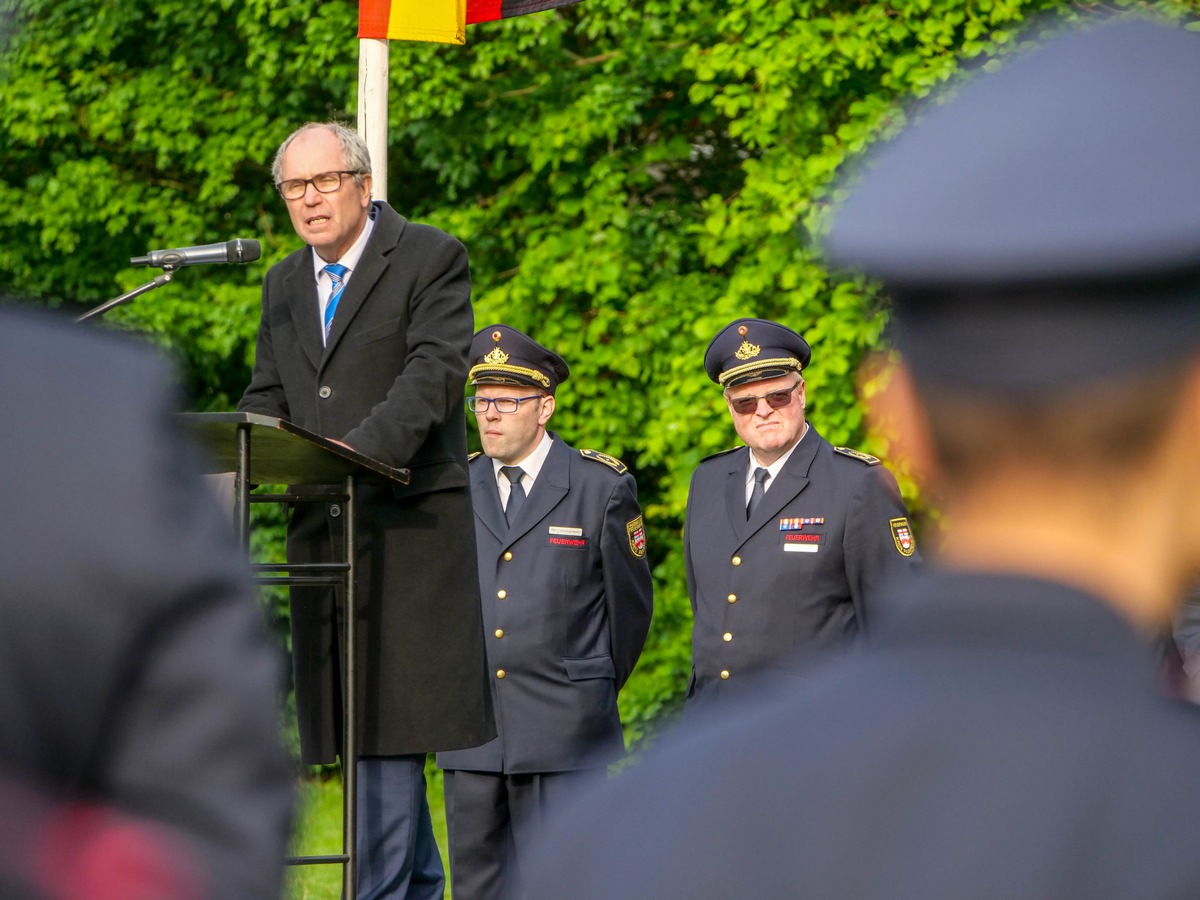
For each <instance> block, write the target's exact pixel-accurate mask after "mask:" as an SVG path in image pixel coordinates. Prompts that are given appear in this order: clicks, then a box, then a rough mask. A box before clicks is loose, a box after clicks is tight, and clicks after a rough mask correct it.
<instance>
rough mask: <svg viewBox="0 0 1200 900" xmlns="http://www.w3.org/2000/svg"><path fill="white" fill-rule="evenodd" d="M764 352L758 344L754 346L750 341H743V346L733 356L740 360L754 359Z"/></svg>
mask: <svg viewBox="0 0 1200 900" xmlns="http://www.w3.org/2000/svg"><path fill="white" fill-rule="evenodd" d="M761 352H762V347H760V346H758V344H752V343H750V342H749V341H742V346H740V347H738V348H737V352H736V353H734V354H733V355H734V356H736V357H737V358H738V359H754V357H756V356H758V354H759V353H761Z"/></svg>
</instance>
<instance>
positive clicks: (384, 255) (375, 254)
mask: <svg viewBox="0 0 1200 900" xmlns="http://www.w3.org/2000/svg"><path fill="white" fill-rule="evenodd" d="M405 224H406V220H405V219H404V218H403V217H402V216H400V215H399V214H397V213H396V212H395V211H394V210H393V209H392V208H391V207H390V206H388V205H387V204H386V203H381V202H378V201H376V202H375V226H374V228H373V229H372V231H371V237H370V238H369V239H368V240H367V246H366V247H364V248H363V254H362V256H361V257H360V258H359V260H358V265H357V266H356V267H355V268H354V272H353V274H352V275H351V276H350V283H349V284H347V285H346V290H345V292H343V294H342V299H341V300H339V301H338V308H337V312H336V313H335V314H334V317H333V325H332V327H331V328H330V329H329V340H328V342H326V344H325V353H324V357H323V360H322V361H324V360H326V359H328V358H329V357H330V355H331V354H332V353H333V352H334V350H336V349H337V345H338V344H339V343H341V340H342V336H343V335H345V333H346V330H347V329H348V328H349V327H350V323H351V322H353V321H354V317H355V316H356V315H357V314H358V311H359V310H360V309H362V305H363V303H364V302H365V301H366V299H367V297H368V296H370V294H371V290H372V289H373V288H374V287H375V284H376V283H377V282H378V281H379V279H380V278H382V277H383V273H384V272H386V271H387V269H388V266H389V265H390V261H389V256H388V254H390V253H391V252H392V250H394V249H395V248H396V245H397V244H398V243H399V242H400V235H401V234H402V233H403V232H404V226H405ZM319 339H320V335H319V334H318V340H319Z"/></svg>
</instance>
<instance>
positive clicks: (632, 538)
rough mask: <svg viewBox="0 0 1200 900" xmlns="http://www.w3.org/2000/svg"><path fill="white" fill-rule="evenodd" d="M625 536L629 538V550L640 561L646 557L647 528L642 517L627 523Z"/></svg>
mask: <svg viewBox="0 0 1200 900" xmlns="http://www.w3.org/2000/svg"><path fill="white" fill-rule="evenodd" d="M625 534H626V535H628V537H629V550H630V552H631V553H633V555H634V556H636V557H637V558H638V559H641V558H642V557H643V556H645V555H646V526H645V525H644V524H642V517H641V516H638V517H637V518H636V519H633V520H632V521H629V522H626V523H625Z"/></svg>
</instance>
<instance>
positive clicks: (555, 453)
mask: <svg viewBox="0 0 1200 900" xmlns="http://www.w3.org/2000/svg"><path fill="white" fill-rule="evenodd" d="M570 487H571V451H570V450H568V449H567V445H566V444H564V443H563V442H562V441H560V440H558V438H557V437H555V438H554V443H553V444H551V445H550V452H549V453H548V454H547V455H546V461H545V462H544V463H543V464H542V471H541V472H539V473H538V477H537V481H535V482H534V483H533V490H531V491H530V492H529V496H528V497H527V498H526V500H525V505H524V506H522V507H521V512H520V513H519V514H518V515H517V521H515V522H513V523H512V525H511V526H509V529H508V537H507V539H506V540H507V543H510V544H511V543H513V542H514V541H516V540H518V539H519V538H521V537H522V536H524V535H525V533H526V532H528V531H529V530H530V529H531V528H533V526H534V525H536V524H537V523H538V522H540V521H541V520H542V519H543V518H545V517H546V516H547V515H548V514H549V512H550V510H552V509H554V507H556V506H558V504H559V503H560V502H561V501H562V498H563V497H565V496H566V495H567V490H568V489H569V488H570ZM497 502H499V501H497Z"/></svg>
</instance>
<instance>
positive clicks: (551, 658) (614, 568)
mask: <svg viewBox="0 0 1200 900" xmlns="http://www.w3.org/2000/svg"><path fill="white" fill-rule="evenodd" d="M568 374H569V371H568V368H567V364H566V363H565V362H564V361H563V359H562V357H560V356H559V355H558V354H557V353H555V352H554V351H552V350H550V349H548V348H546V347H543V346H542V345H541V344H539V343H537V342H536V341H534V340H533V339H532V338H530V337H529V336H528V335H526V334H523V333H522V332H520V331H517V330H516V329H515V328H510V327H509V326H507V325H489V326H488V327H487V328H483V329H481V330H480V331H479V332H478V333H477V334H476V335H475V339H474V341H473V343H472V345H471V370H470V375H469V377H470V380H471V383H472V384H473V385H474V386H475V395H474V396H472V397H468V398H467V408H468V409H470V410H471V411H472V412H474V414H475V423H476V425H478V427H479V436H480V440H481V443H482V445H483V453H482V454H479V455H477V456H475V457H473V458H472V461H471V463H470V466H469V468H470V474H471V495H472V500H473V502H474V506H475V543H476V546H477V547H478V562H479V583H480V587H481V596H482V603H483V621H484V638H485V640H486V642H487V657H488V665H489V669H490V673H491V685H492V700H493V705H494V707H495V710H496V728H497V730H498V731H499V737H497V738H496V739H495V740H494V741H491V742H490V743H487V744H485V745H483V746H482V747H476V748H473V749H469V750H457V751H454V752H450V753H439V754H438V764H439V765H440V766H441V767H442V768H443V769H445V770H446V779H445V785H446V824H447V829H448V831H449V837H450V882H451V890H452V893H453V894H454V896H455V897H469V898H471V900H506V898H516V897H520V896H522V893H521V882H522V874H523V873H522V863H523V862H524V861H525V860H526V859H527V858H528V855H529V852H530V850H531V849H533V847H534V846H535V844H536V843H537V841H538V837H537V832H538V830H539V829H540V828H541V826H542V824H543V821H544V819H545V817H546V815H547V813H548V812H552V811H553V810H554V809H556V808H558V807H559V806H561V805H562V804H563V801H564V798H565V797H568V796H569V795H572V794H573V793H574V792H575V791H577V790H578V789H579V787H580V785H581V784H582V783H589V782H593V781H602V780H603V778H604V773H605V767H606V766H607V765H608V764H609V763H610V762H612V761H614V760H615V759H617V758H619V757H620V756H621V754H622V753H623V752H624V749H625V743H624V738H623V736H622V732H621V719H620V716H619V715H618V712H617V693H618V692H619V691H620V690H621V688H622V686H623V685H624V684H625V682H626V680H627V679H628V678H629V674H630V672H632V671H633V667H634V664H635V663H636V662H637V660H638V656H639V654H640V653H641V651H642V645H643V644H644V643H645V640H646V633H647V631H648V630H649V627H650V615H651V607H652V604H653V587H652V584H651V579H650V567H649V565H648V564H647V561H646V526H645V522H644V521H643V519H642V511H641V509H640V508H639V506H638V502H637V485H636V484H635V483H634V480H633V476H632V475H630V474H629V472H628V470H627V469H626V467H625V465H624V464H623V463H622V462H621V461H620V460H618V459H615V458H614V457H612V456H609V455H607V454H605V453H600V452H598V451H595V450H576V449H574V448H573V447H571V446H569V445H568V444H567V443H566V442H564V441H563V440H562V439H561V438H560V437H558V435H556V434H554V433H553V432H551V431H547V430H546V426H547V424H548V423H549V421H550V417H551V416H552V415H553V414H554V409H555V402H556V401H555V391H556V390H557V388H558V386H559V385H560V384H562V383H563V382H564V381H566V380H567V377H568Z"/></svg>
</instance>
